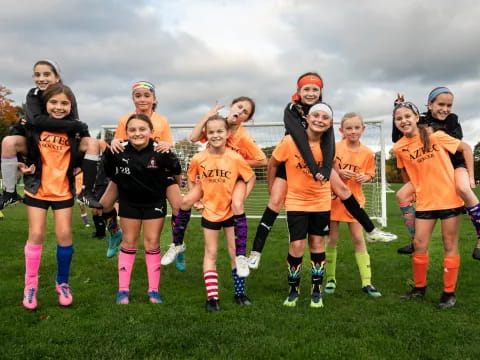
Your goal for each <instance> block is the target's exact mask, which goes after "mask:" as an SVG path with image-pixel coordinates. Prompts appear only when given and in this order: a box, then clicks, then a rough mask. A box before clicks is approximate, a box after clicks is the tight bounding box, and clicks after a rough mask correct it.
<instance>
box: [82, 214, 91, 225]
mask: <svg viewBox="0 0 480 360" xmlns="http://www.w3.org/2000/svg"><path fill="white" fill-rule="evenodd" d="M80 217H81V218H82V221H83V223H84V224H85V225H90V222H89V221H88V215H87V214H86V213H85V214H80Z"/></svg>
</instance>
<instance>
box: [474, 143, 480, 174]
mask: <svg viewBox="0 0 480 360" xmlns="http://www.w3.org/2000/svg"><path fill="white" fill-rule="evenodd" d="M473 161H474V169H475V180H480V141H479V142H478V143H477V145H475V147H474V148H473Z"/></svg>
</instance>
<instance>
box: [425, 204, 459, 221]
mask: <svg viewBox="0 0 480 360" xmlns="http://www.w3.org/2000/svg"><path fill="white" fill-rule="evenodd" d="M463 209H464V207H463V206H460V207H458V208H455V209H445V210H431V211H415V218H417V219H424V220H435V219H440V220H444V219H449V218H452V217H455V216H458V215H461V214H463Z"/></svg>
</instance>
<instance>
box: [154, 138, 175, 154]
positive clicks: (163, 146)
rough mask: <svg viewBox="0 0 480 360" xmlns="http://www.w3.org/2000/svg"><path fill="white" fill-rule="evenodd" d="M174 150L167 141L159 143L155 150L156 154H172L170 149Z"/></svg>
mask: <svg viewBox="0 0 480 360" xmlns="http://www.w3.org/2000/svg"><path fill="white" fill-rule="evenodd" d="M171 148H172V145H170V144H169V143H167V142H165V141H160V142H158V143H157V145H156V146H155V148H154V149H153V150H154V151H155V152H160V153H168V152H170V149H171Z"/></svg>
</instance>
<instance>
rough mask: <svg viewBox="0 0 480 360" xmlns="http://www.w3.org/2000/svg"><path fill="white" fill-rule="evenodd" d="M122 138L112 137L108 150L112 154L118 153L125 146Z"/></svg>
mask: <svg viewBox="0 0 480 360" xmlns="http://www.w3.org/2000/svg"><path fill="white" fill-rule="evenodd" d="M122 142H123V141H122V140H119V139H113V140H112V142H111V143H110V151H111V152H112V153H114V154H119V153H121V152H123V151H124V150H125V147H124V146H123V145H122Z"/></svg>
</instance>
